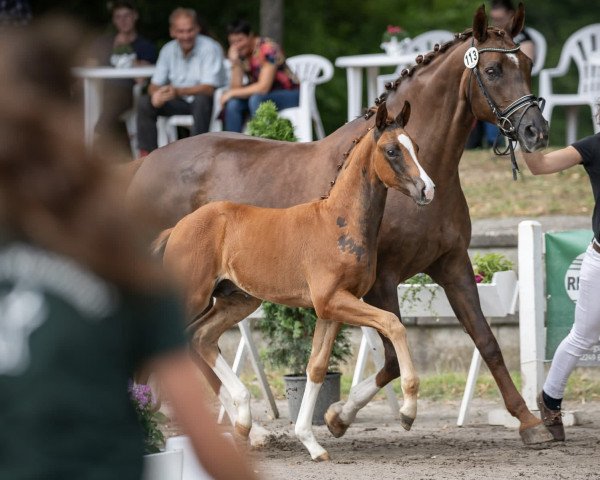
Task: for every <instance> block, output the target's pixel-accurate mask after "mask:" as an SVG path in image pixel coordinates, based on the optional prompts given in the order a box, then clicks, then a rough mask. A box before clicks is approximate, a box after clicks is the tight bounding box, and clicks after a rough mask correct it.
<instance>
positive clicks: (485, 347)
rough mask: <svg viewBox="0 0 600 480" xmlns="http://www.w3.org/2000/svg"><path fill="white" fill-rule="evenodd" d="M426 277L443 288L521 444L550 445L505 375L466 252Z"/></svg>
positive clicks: (442, 260)
mask: <svg viewBox="0 0 600 480" xmlns="http://www.w3.org/2000/svg"><path fill="white" fill-rule="evenodd" d="M427 273H429V274H430V275H431V277H432V278H433V279H434V280H435V281H436V282H438V283H439V284H440V285H442V286H443V287H444V291H445V292H446V295H447V296H448V300H449V301H450V305H451V306H452V309H453V310H454V313H455V314H456V317H457V318H458V320H459V321H460V322H461V324H462V325H463V326H464V328H465V330H466V332H467V333H468V334H469V335H470V336H471V338H472V339H473V341H474V342H475V346H476V347H477V349H478V350H479V353H481V357H482V358H483V360H484V361H485V363H486V364H487V366H488V368H489V369H490V372H492V375H493V376H494V380H496V383H497V384H498V388H499V389H500V392H501V394H502V398H503V399H504V404H505V405H506V408H507V410H508V411H509V412H510V414H511V415H512V416H514V417H516V418H518V419H519V421H520V422H521V425H520V427H519V433H520V435H521V438H522V440H523V442H524V443H526V444H535V443H543V442H549V441H552V439H553V438H552V435H550V433H549V432H548V431H547V430H546V429H545V428H544V427H543V424H542V422H541V420H540V419H538V418H537V417H535V416H534V415H533V414H532V413H531V412H530V411H529V409H528V408H527V405H526V404H525V401H524V400H523V397H521V395H520V394H519V392H518V390H517V388H516V387H515V384H514V383H513V381H512V378H511V377H510V374H509V373H508V369H507V368H506V364H505V363H504V358H503V357H502V352H501V351H500V347H499V345H498V342H497V341H496V338H495V337H494V334H493V333H492V330H491V328H490V326H489V324H488V322H487V321H486V319H485V317H484V315H483V312H482V311H481V305H480V302H479V294H478V293H477V284H476V283H475V279H474V276H473V267H472V266H471V262H470V260H469V257H468V255H467V252H466V250H465V251H456V252H453V253H452V254H447V255H445V256H444V257H441V258H440V259H439V260H438V261H437V262H436V263H435V264H434V265H433V266H432V267H430V269H429V270H428V272H427Z"/></svg>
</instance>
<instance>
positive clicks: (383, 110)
mask: <svg viewBox="0 0 600 480" xmlns="http://www.w3.org/2000/svg"><path fill="white" fill-rule="evenodd" d="M387 116H388V111H387V106H386V105H385V102H381V103H380V104H379V108H378V109H377V117H375V126H376V127H377V130H379V131H381V132H382V131H383V130H384V129H385V127H386V125H387Z"/></svg>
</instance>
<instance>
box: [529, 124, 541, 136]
mask: <svg viewBox="0 0 600 480" xmlns="http://www.w3.org/2000/svg"><path fill="white" fill-rule="evenodd" d="M539 133H540V132H539V130H538V129H537V128H536V127H534V126H533V125H527V126H526V127H525V135H527V136H528V137H530V138H537V137H538V135H539Z"/></svg>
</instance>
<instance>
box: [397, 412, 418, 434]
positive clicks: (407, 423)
mask: <svg viewBox="0 0 600 480" xmlns="http://www.w3.org/2000/svg"><path fill="white" fill-rule="evenodd" d="M414 421H415V419H414V418H410V417H407V416H406V415H404V414H403V413H402V412H400V425H402V428H404V430H406V431H408V430H410V428H411V427H412V424H413V422H414Z"/></svg>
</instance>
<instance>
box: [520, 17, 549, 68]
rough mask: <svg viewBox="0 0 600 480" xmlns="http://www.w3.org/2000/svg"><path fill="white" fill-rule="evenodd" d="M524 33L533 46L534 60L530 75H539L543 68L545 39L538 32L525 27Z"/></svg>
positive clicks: (545, 48) (545, 49) (546, 47)
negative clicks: (527, 35)
mask: <svg viewBox="0 0 600 480" xmlns="http://www.w3.org/2000/svg"><path fill="white" fill-rule="evenodd" d="M525 31H526V32H527V33H528V34H529V36H530V37H531V41H532V42H533V44H534V46H535V59H534V61H533V66H532V67H531V75H533V76H535V75H538V74H539V73H540V71H541V70H542V68H544V63H545V62H546V52H547V51H548V44H547V43H546V38H545V37H544V35H543V34H542V32H539V31H538V30H536V29H535V28H531V27H525Z"/></svg>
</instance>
